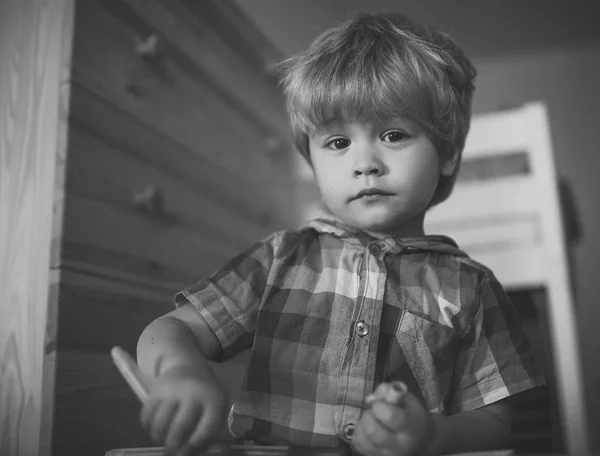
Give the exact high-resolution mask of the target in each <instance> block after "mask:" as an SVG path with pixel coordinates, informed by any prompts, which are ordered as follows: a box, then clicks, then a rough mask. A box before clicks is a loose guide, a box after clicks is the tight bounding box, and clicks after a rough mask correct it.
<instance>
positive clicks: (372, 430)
mask: <svg viewBox="0 0 600 456" xmlns="http://www.w3.org/2000/svg"><path fill="white" fill-rule="evenodd" d="M367 413H368V414H370V412H367ZM394 438H395V435H394V434H393V433H392V432H390V430H389V429H386V428H384V427H383V426H381V424H379V423H378V422H377V421H376V420H375V419H374V418H373V417H372V416H368V415H363V417H361V420H360V423H359V425H358V426H357V427H356V430H355V431H354V436H353V437H352V445H353V446H354V448H355V449H356V450H358V452H359V453H362V454H366V455H382V454H386V453H390V452H393V451H394V449H395V448H396V446H395V441H394Z"/></svg>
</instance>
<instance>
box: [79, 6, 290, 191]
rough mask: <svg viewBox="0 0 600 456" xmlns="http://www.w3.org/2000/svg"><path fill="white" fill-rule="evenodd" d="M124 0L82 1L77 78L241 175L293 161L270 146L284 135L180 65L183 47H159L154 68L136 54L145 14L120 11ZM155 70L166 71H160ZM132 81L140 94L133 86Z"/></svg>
mask: <svg viewBox="0 0 600 456" xmlns="http://www.w3.org/2000/svg"><path fill="white" fill-rule="evenodd" d="M119 4H120V2H108V3H106V2H105V3H104V4H101V3H100V2H86V3H82V4H81V6H79V9H78V11H80V14H79V16H78V23H77V29H76V36H77V40H76V47H75V66H74V78H75V81H76V82H77V83H78V84H82V85H83V86H85V87H87V88H88V89H90V90H92V91H94V92H95V93H97V94H99V95H102V96H104V97H106V98H107V99H109V100H111V101H112V102H113V103H114V104H116V105H118V106H119V107H120V108H121V109H122V110H125V111H127V112H129V113H131V114H132V115H133V116H134V117H135V118H137V119H139V120H140V121H142V122H143V123H145V124H146V125H149V126H151V127H152V128H155V129H156V130H158V131H160V132H162V133H163V134H165V135H167V136H168V137H170V138H172V139H173V140H174V141H176V142H178V143H180V144H182V145H184V146H185V147H186V148H188V149H189V150H190V151H193V152H195V153H196V154H200V155H201V156H203V157H204V159H205V160H203V161H204V162H209V163H211V164H214V165H219V166H220V167H222V168H224V169H229V170H230V171H232V172H233V174H234V175H235V176H236V177H238V178H240V179H241V180H242V181H243V180H248V178H252V177H253V176H252V173H258V174H257V176H260V173H261V172H268V171H267V170H270V169H271V168H274V169H273V171H276V170H278V169H280V168H287V167H289V164H287V163H286V159H285V150H284V149H282V152H283V153H284V154H283V155H284V156H283V158H282V159H281V160H279V161H278V160H274V161H273V160H271V159H270V154H272V153H276V152H278V151H272V150H271V147H272V146H271V145H270V144H271V142H273V140H275V139H276V138H279V137H281V135H280V134H279V133H277V132H276V131H273V130H272V129H271V128H268V127H265V126H263V125H262V124H258V125H257V124H256V118H255V115H253V114H249V115H244V114H243V113H242V111H241V110H240V108H239V107H238V106H231V105H230V104H229V103H228V99H227V97H229V96H230V94H229V93H228V92H227V91H224V90H222V89H221V90H220V91H219V90H218V87H214V86H211V85H210V84H208V83H207V82H206V81H205V80H204V79H205V78H204V79H203V78H202V77H201V75H200V76H198V75H190V74H188V72H186V71H185V70H184V69H182V68H181V64H180V62H179V60H180V59H178V57H177V56H178V55H179V51H177V50H173V49H164V50H161V54H160V55H161V57H160V64H159V65H160V68H162V69H161V70H157V69H154V70H153V69H152V65H150V63H148V62H147V61H145V60H143V59H142V58H141V57H140V55H139V54H138V53H137V52H136V45H137V43H138V42H140V41H141V40H142V39H143V38H144V37H145V34H144V33H145V32H143V31H139V30H138V29H139V27H140V25H139V24H138V22H139V20H140V19H138V18H137V17H136V16H135V15H131V14H130V15H127V16H126V17H125V18H123V17H120V16H117V14H119V13H120V12H121V10H120V9H119V8H117V5H119ZM102 5H105V6H106V8H105V7H103V6H102ZM108 5H110V7H109V6H108ZM115 9H116V11H115ZM142 27H143V25H142ZM157 71H158V72H159V73H160V74H163V73H164V75H163V76H158V75H157V74H156V73H157ZM241 71H242V70H241ZM245 71H246V72H248V70H247V69H246V70H245ZM244 76H245V75H244ZM131 84H134V85H135V87H136V89H135V90H136V91H139V94H137V95H134V94H132V93H131V91H128V87H129V86H130V85H131ZM136 93H137V92H136ZM271 96H272V95H271ZM259 102H260V103H262V104H264V103H269V100H267V99H262V100H260V101H259ZM282 115H283V113H279V115H278V118H280V117H281V116H282ZM282 139H283V138H282ZM241 151H243V153H240V152H241ZM270 174H276V173H275V172H271V173H270ZM259 181H260V179H259Z"/></svg>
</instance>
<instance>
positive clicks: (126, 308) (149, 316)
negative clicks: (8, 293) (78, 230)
mask: <svg viewBox="0 0 600 456" xmlns="http://www.w3.org/2000/svg"><path fill="white" fill-rule="evenodd" d="M172 302H173V294H171V293H167V292H165V291H160V290H156V289H152V288H148V289H142V288H140V287H135V286H130V285H128V284H127V283H123V282H118V281H112V280H106V279H104V278H102V277H93V276H86V275H84V274H79V273H76V272H71V271H69V270H65V271H63V279H62V283H61V286H60V309H61V310H60V313H59V327H60V328H61V330H60V332H59V334H58V350H59V351H65V350H85V351H88V352H101V353H108V352H109V351H110V349H111V348H112V347H113V346H115V345H120V346H123V347H125V348H126V349H127V350H128V351H132V352H135V349H136V345H137V340H138V338H139V336H140V334H141V333H142V331H143V329H144V328H145V327H146V326H147V325H148V324H149V323H150V322H152V321H153V320H154V319H156V318H158V317H160V316H161V315H164V314H165V313H167V312H169V311H171V310H173V309H174V308H175V307H174V305H173V303H172Z"/></svg>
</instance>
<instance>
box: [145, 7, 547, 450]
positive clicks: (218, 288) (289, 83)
mask: <svg viewBox="0 0 600 456" xmlns="http://www.w3.org/2000/svg"><path fill="white" fill-rule="evenodd" d="M280 69H281V71H282V74H283V78H282V81H283V87H284V91H285V94H286V98H287V107H288V111H289V114H290V120H291V124H292V128H293V132H294V135H295V142H296V146H297V148H298V149H299V150H300V152H301V153H302V154H303V155H304V156H305V158H306V159H307V160H308V161H309V163H310V164H311V166H312V168H313V170H314V175H315V178H316V182H317V184H318V186H319V189H320V191H321V195H322V199H323V203H324V205H325V207H326V208H327V211H325V212H324V213H323V214H322V215H320V216H319V217H317V218H315V219H314V220H312V221H310V223H308V225H307V226H306V227H303V228H302V229H299V230H298V231H282V232H277V233H274V234H272V235H271V236H269V237H267V238H266V239H264V240H263V241H261V242H259V243H257V244H256V245H254V246H253V247H252V248H250V249H249V250H247V251H246V252H245V253H243V254H241V255H240V256H238V257H237V258H235V259H233V260H232V261H231V262H230V263H229V264H227V265H226V266H225V267H224V268H223V269H222V270H219V271H217V272H216V273H214V275H212V276H211V277H209V278H207V279H205V280H203V281H201V282H199V283H198V284H196V285H195V286H194V287H192V288H190V289H188V290H185V291H182V292H181V293H179V294H178V295H177V297H176V303H177V306H178V307H177V309H176V310H174V311H173V312H171V313H169V314H168V315H166V316H164V317H162V318H160V319H158V320H156V321H154V322H153V323H151V324H150V325H149V326H148V327H147V329H146V330H145V331H144V333H143V334H142V336H141V337H140V341H139V345H138V361H139V363H140V366H141V368H142V370H143V371H144V372H145V373H146V374H147V375H149V376H151V378H153V383H152V387H151V392H150V398H149V400H148V401H147V403H146V404H145V405H144V408H143V410H142V424H143V426H144V427H145V428H146V429H147V430H148V431H149V432H150V434H151V435H152V437H153V438H154V439H155V440H156V441H157V442H159V443H164V444H165V445H166V446H167V447H168V448H169V449H170V450H180V451H183V452H185V451H186V450H188V449H194V448H199V447H203V446H205V445H206V444H207V443H208V442H209V441H210V439H211V438H212V436H214V434H215V433H216V432H217V431H218V429H220V427H221V426H222V425H223V424H224V422H225V417H226V415H227V412H228V410H227V405H228V402H227V397H226V394H225V392H224V391H223V389H222V387H221V386H220V385H219V384H218V381H217V379H216V378H215V376H214V374H213V372H212V371H211V369H210V366H209V364H208V361H207V360H215V361H219V360H223V359H226V358H228V357H231V356H233V355H235V354H236V353H239V352H240V351H241V350H245V349H250V350H252V353H251V359H250V362H249V365H248V368H247V372H246V376H245V379H244V382H243V390H242V393H241V398H240V399H239V400H238V401H236V402H235V404H234V405H233V407H232V409H231V411H230V413H229V419H228V423H229V429H230V431H231V432H232V434H233V435H234V436H235V437H237V438H239V439H244V440H252V441H255V442H257V443H262V444H284V443H285V444H289V445H306V446H319V447H338V446H344V444H349V445H350V446H351V448H352V449H353V450H354V451H356V452H358V453H362V454H365V455H368V456H379V455H413V454H426V455H434V454H440V453H450V452H463V451H476V450H491V449H497V448H503V447H505V446H506V444H507V440H508V435H509V431H510V411H509V407H508V403H507V398H508V397H509V396H511V395H514V394H517V393H520V392H522V391H525V390H527V389H530V388H533V387H536V386H540V385H542V384H543V383H544V380H543V378H542V375H541V374H540V372H539V371H538V370H537V368H536V367H535V364H534V362H533V359H532V355H531V352H530V348H529V345H528V343H527V341H526V339H525V336H524V334H523V332H522V330H521V327H520V325H519V322H518V320H517V316H516V313H515V310H514V308H513V307H512V305H511V303H510V302H509V300H508V298H507V296H506V295H505V293H504V291H503V289H502V288H501V286H500V284H499V283H498V282H497V280H496V278H495V277H494V275H493V273H492V272H491V271H490V270H488V269H486V268H485V267H484V266H482V265H480V264H478V263H477V262H475V261H473V260H471V259H470V258H469V257H468V256H467V255H466V254H465V253H463V252H462V251H461V250H459V248H458V247H457V246H456V244H455V243H454V242H453V241H452V240H451V239H449V238H447V237H444V236H426V235H425V233H424V231H423V220H424V217H425V214H426V212H427V210H428V209H429V208H430V207H432V206H433V205H435V204H438V203H440V202H442V201H443V200H444V199H446V198H447V197H448V196H449V194H450V192H451V189H452V186H453V183H454V180H455V177H456V174H457V171H458V166H459V161H460V157H461V152H462V149H463V146H464V143H465V137H466V135H467V132H468V130H469V124H470V110H471V98H472V93H473V79H474V76H475V71H474V69H473V68H472V66H471V64H470V62H469V60H468V59H467V58H466V57H465V56H464V55H463V53H462V52H461V50H460V49H459V48H458V47H456V45H455V44H454V43H453V42H452V41H451V40H450V39H449V38H448V37H447V36H445V35H442V34H440V33H437V32H433V31H430V30H429V29H426V28H424V27H422V26H419V25H417V24H415V23H413V22H411V21H410V20H408V19H407V18H405V17H403V16H401V15H392V14H377V15H360V16H358V17H356V18H354V19H352V20H349V21H347V22H346V23H344V24H342V25H341V26H339V27H337V28H334V29H332V30H329V31H327V32H325V33H324V34H323V35H322V36H320V37H319V38H318V39H317V40H316V41H315V42H314V43H313V44H312V46H311V47H310V48H309V49H308V50H307V51H306V52H304V53H301V54H300V55H298V56H295V57H293V58H291V59H288V60H286V61H285V62H283V63H282V64H281V67H280ZM396 381H401V382H403V383H404V384H405V385H406V386H407V387H408V391H409V392H408V393H407V394H405V395H404V396H403V397H402V399H401V400H400V402H399V403H389V402H386V401H385V400H381V398H384V397H385V396H386V394H387V393H388V390H389V389H390V387H391V383H392V382H396ZM373 391H375V397H376V398H377V399H379V400H375V401H374V402H373V403H371V402H372V401H371V400H366V398H367V397H368V396H369V395H370V394H371V393H373Z"/></svg>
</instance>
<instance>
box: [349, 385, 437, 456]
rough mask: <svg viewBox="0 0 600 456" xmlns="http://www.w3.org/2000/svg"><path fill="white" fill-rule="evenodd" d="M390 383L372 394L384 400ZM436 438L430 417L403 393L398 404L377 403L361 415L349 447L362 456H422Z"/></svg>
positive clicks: (377, 401)
mask: <svg viewBox="0 0 600 456" xmlns="http://www.w3.org/2000/svg"><path fill="white" fill-rule="evenodd" d="M386 388H391V386H390V384H389V383H382V384H380V385H379V386H378V387H377V389H376V390H375V392H374V394H375V396H377V397H385V396H386V394H385V393H386V391H385V389H386ZM434 436H435V422H434V419H433V415H431V414H430V413H429V411H428V410H427V409H426V408H425V407H424V406H423V405H422V404H421V402H420V401H419V400H418V399H417V397H416V396H415V395H414V394H411V393H408V392H407V393H404V395H403V396H402V399H401V400H400V403H399V404H397V405H394V404H390V403H388V402H385V401H384V400H376V401H375V402H374V403H373V404H372V406H371V407H370V408H369V409H367V410H365V411H364V412H363V413H362V416H361V418H360V420H359V422H358V423H357V425H356V429H355V430H354V435H353V437H352V446H353V447H354V448H355V449H356V450H357V451H358V452H359V453H362V454H363V455H365V456H409V455H414V454H423V452H425V451H426V450H427V449H428V448H429V446H430V445H431V443H432V441H433V439H434Z"/></svg>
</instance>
